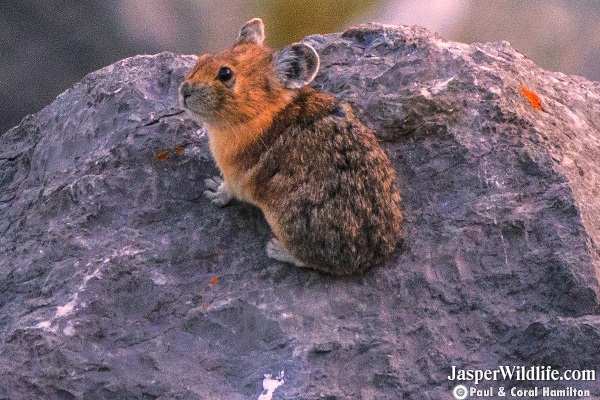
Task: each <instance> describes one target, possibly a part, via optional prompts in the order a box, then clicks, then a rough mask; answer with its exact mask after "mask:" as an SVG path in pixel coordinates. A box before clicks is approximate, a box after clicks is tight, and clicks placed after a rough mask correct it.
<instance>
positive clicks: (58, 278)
mask: <svg viewBox="0 0 600 400" xmlns="http://www.w3.org/2000/svg"><path fill="white" fill-rule="evenodd" d="M305 40H306V41H307V42H309V43H311V44H312V45H313V46H315V48H316V49H317V50H318V52H319V53H320V55H321V57H322V68H321V72H320V74H319V75H318V77H317V79H316V82H315V85H316V86H317V87H318V88H320V89H322V90H324V91H328V92H332V93H335V94H336V95H338V96H339V97H341V98H343V99H346V100H348V101H351V102H352V103H354V104H355V105H356V106H357V109H358V110H359V114H360V115H361V118H362V119H363V121H364V122H365V124H367V125H369V126H371V127H373V128H374V129H376V130H377V132H378V135H379V138H380V139H381V140H382V144H383V146H384V147H385V148H386V150H387V151H388V152H389V154H390V156H391V158H392V160H393V163H394V166H395V168H396V169H397V171H398V176H399V185H400V189H401V192H402V194H403V208H404V211H405V216H406V224H405V240H404V242H403V245H402V248H401V249H400V251H399V253H398V255H397V257H396V258H395V259H393V260H392V261H391V262H390V263H389V265H387V266H384V267H381V268H377V269H374V270H373V271H371V272H369V273H368V274H367V275H365V276H362V277H354V278H344V279H338V278H332V277H329V276H326V275H322V274H319V273H317V272H312V271H309V270H303V269H296V268H294V267H292V266H289V265H286V264H282V263H279V262H275V261H273V260H270V259H268V258H267V257H266V255H265V253H264V245H265V242H266V241H267V239H269V238H270V236H271V233H270V231H269V228H268V226H267V224H266V222H265V221H264V219H263V216H262V215H261V213H260V211H259V210H257V209H255V208H253V207H252V206H250V205H247V204H242V203H235V204H233V205H231V206H229V207H226V208H223V209H220V208H215V207H213V206H212V205H211V204H210V203H209V201H208V200H207V199H205V198H204V197H203V195H202V191H203V189H204V188H203V184H202V181H203V179H204V178H207V177H211V176H213V175H216V174H217V169H216V168H215V166H214V164H213V162H212V160H211V157H210V153H209V150H208V147H207V142H206V137H205V131H204V130H203V128H202V127H201V126H198V125H197V124H196V123H195V122H194V121H192V120H190V119H189V118H188V117H187V116H186V115H184V114H182V113H180V111H179V109H178V107H177V100H176V99H177V95H176V93H177V87H178V84H179V83H180V81H181V79H182V75H183V74H184V73H185V72H186V70H188V69H189V68H190V67H191V66H192V65H193V63H194V61H195V57H192V56H176V55H173V54H169V53H162V54H159V55H156V56H139V57H133V58H129V59H126V60H123V61H121V62H118V63H116V64H114V65H111V66H109V67H106V68H104V69H102V70H99V71H97V72H94V73H92V74H90V75H88V76H87V77H86V78H85V79H84V80H83V81H81V82H80V83H78V84H76V85H75V86H74V87H73V88H72V89H70V90H68V91H66V92H65V93H63V94H62V95H60V96H59V97H58V98H57V99H56V100H55V101H54V102H53V103H52V104H51V105H49V106H47V107H46V108H44V109H43V110H42V111H40V112H39V113H37V114H35V115H33V116H28V117H27V118H25V119H24V120H23V122H22V123H21V124H20V125H19V126H18V127H16V128H14V129H12V130H10V131H8V132H6V133H5V134H3V135H2V136H0V307H1V308H0V337H1V339H0V340H1V341H0V399H11V400H15V399H17V400H18V399H32V398H44V399H86V400H87V399H229V400H232V399H257V398H258V396H259V394H260V392H261V391H262V380H263V374H265V373H274V374H276V373H279V371H282V370H283V371H285V383H284V384H283V385H282V386H280V387H279V388H278V389H277V390H276V391H275V393H274V395H273V399H321V398H325V399H399V398H410V399H442V398H450V396H451V390H452V388H453V387H454V386H455V385H456V384H457V382H452V381H450V380H448V378H447V376H448V375H449V374H450V372H451V367H452V366H456V367H457V368H468V369H485V368H496V367H498V366H499V365H524V366H529V365H551V366H553V367H555V368H558V369H561V370H562V369H595V368H597V366H598V363H599V361H600V318H599V317H598V294H600V290H599V285H598V276H597V274H598V271H599V268H600V254H599V251H598V244H599V243H600V222H599V219H598V215H600V201H598V193H599V192H600V161H599V160H600V85H599V84H598V83H594V82H589V81H586V80H585V79H582V78H578V77H571V76H565V75H562V74H560V73H552V72H547V71H544V70H541V69H540V68H538V67H536V66H535V64H533V63H532V62H531V61H530V60H528V59H527V58H526V57H525V56H523V55H522V54H520V53H518V52H517V51H515V50H514V49H512V48H511V47H510V46H509V45H508V44H507V43H504V42H503V43H491V44H489V43H488V44H481V43H479V44H473V45H465V44H460V43H452V42H448V41H446V40H444V39H442V38H440V37H437V36H435V35H433V34H431V33H429V32H428V31H426V30H424V29H421V28H415V27H399V28H392V27H382V26H376V25H370V26H362V27H356V28H352V29H350V30H348V31H346V32H344V33H343V34H332V35H323V36H321V35H316V36H311V37H309V38H307V39H305ZM522 86H523V87H525V88H527V89H529V90H531V91H533V92H535V93H537V95H539V97H540V98H541V106H542V109H541V110H539V109H536V108H535V107H534V106H533V105H534V104H532V103H530V102H529V101H528V99H527V98H526V97H525V96H524V94H523V93H522V91H521V87H522ZM466 384H467V385H468V386H471V383H469V382H467V383H466ZM500 384H501V382H500V383H499V382H493V385H494V386H498V385H500ZM506 384H507V385H511V384H512V385H519V386H521V387H528V386H529V387H531V386H535V385H541V383H539V382H517V381H512V382H506ZM544 385H550V386H552V387H555V388H559V389H560V388H563V387H565V386H572V387H577V388H582V389H585V388H587V389H589V390H590V391H591V393H592V394H595V395H600V385H599V384H598V383H597V382H595V381H592V382H570V384H569V385H564V382H554V383H553V382H544ZM478 387H479V388H485V387H486V385H485V384H479V385H478Z"/></svg>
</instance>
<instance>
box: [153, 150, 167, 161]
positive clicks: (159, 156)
mask: <svg viewBox="0 0 600 400" xmlns="http://www.w3.org/2000/svg"><path fill="white" fill-rule="evenodd" d="M167 158H169V152H168V151H167V150H165V151H161V152H160V153H158V154H157V155H155V156H154V159H155V160H156V161H167Z"/></svg>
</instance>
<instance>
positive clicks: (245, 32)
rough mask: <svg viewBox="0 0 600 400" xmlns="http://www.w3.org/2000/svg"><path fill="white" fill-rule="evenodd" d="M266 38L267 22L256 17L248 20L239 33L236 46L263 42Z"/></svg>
mask: <svg viewBox="0 0 600 400" xmlns="http://www.w3.org/2000/svg"><path fill="white" fill-rule="evenodd" d="M264 40H265V24H263V22H262V19H260V18H254V19H251V20H250V21H248V22H246V24H245V25H244V26H242V29H240V34H239V35H238V38H237V41H236V42H235V44H236V46H237V45H238V44H244V43H255V44H262V43H263V41H264Z"/></svg>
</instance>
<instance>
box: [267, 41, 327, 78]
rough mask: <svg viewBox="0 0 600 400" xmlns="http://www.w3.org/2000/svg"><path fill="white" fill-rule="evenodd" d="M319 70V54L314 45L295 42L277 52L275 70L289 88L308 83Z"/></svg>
mask: <svg viewBox="0 0 600 400" xmlns="http://www.w3.org/2000/svg"><path fill="white" fill-rule="evenodd" d="M318 71H319V55H318V54H317V52H316V50H315V49H313V47H312V46H309V45H307V44H304V43H294V44H291V45H289V46H288V47H285V48H283V49H281V50H279V51H278V52H277V54H275V72H276V73H277V77H278V78H279V81H280V82H281V83H283V85H284V86H285V87H287V88H289V89H300V88H301V87H302V86H304V85H308V84H309V83H310V82H312V80H313V79H314V78H315V76H316V75H317V72H318Z"/></svg>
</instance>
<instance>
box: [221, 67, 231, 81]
mask: <svg viewBox="0 0 600 400" xmlns="http://www.w3.org/2000/svg"><path fill="white" fill-rule="evenodd" d="M231 78H233V71H232V70H230V69H229V68H227V67H221V69H220V70H219V73H218V74H217V79H218V80H220V81H221V82H227V81H229V80H231Z"/></svg>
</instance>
